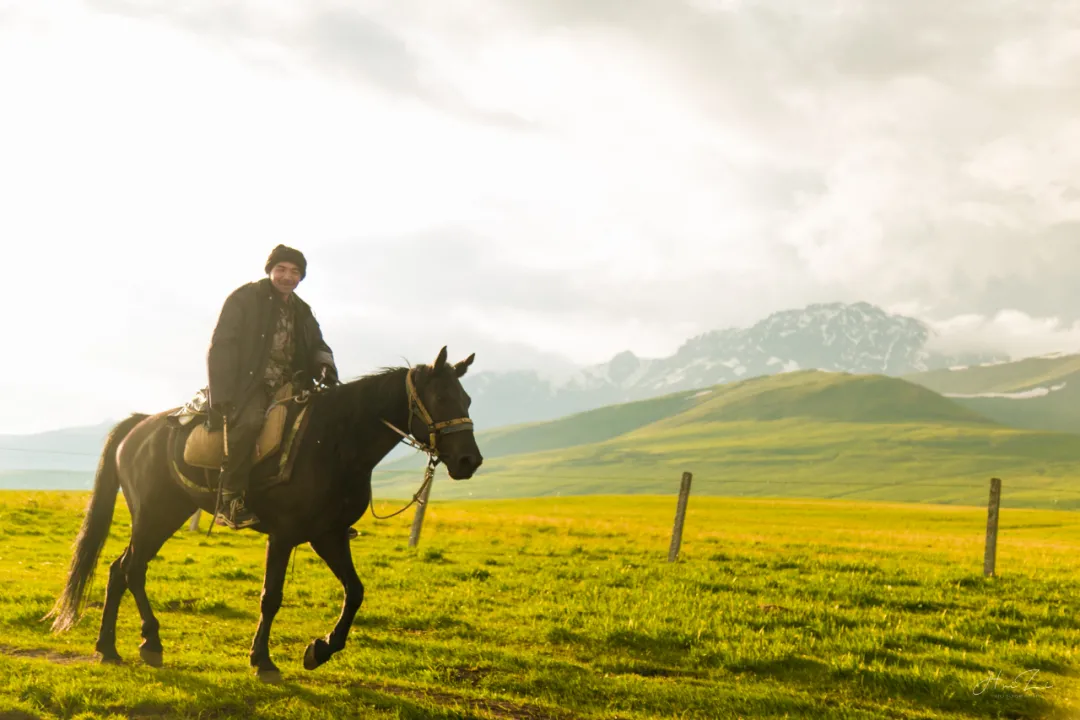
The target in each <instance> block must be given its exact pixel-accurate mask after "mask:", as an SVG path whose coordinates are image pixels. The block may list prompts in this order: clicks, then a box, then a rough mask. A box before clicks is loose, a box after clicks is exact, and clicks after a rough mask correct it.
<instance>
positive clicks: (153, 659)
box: [139, 648, 164, 668]
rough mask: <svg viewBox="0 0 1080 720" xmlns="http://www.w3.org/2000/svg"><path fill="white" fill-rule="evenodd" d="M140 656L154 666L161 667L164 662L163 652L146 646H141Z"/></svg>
mask: <svg viewBox="0 0 1080 720" xmlns="http://www.w3.org/2000/svg"><path fill="white" fill-rule="evenodd" d="M139 657H141V658H142V661H143V662H144V663H146V664H147V665H149V666H150V667H152V668H159V667H161V666H162V665H163V664H164V660H163V658H162V655H161V653H159V652H155V651H153V650H147V649H146V648H139Z"/></svg>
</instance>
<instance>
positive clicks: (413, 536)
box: [409, 476, 435, 547]
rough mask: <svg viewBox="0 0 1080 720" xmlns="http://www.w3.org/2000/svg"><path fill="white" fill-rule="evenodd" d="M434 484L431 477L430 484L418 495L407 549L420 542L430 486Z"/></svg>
mask: <svg viewBox="0 0 1080 720" xmlns="http://www.w3.org/2000/svg"><path fill="white" fill-rule="evenodd" d="M434 484H435V478H434V476H433V477H432V478H431V482H429V483H428V484H427V486H425V487H424V490H423V492H421V493H420V500H419V502H418V503H417V505H416V514H415V515H413V519H412V530H410V531H409V547H416V543H418V542H420V528H421V527H423V525H424V512H425V511H426V510H427V501H428V496H429V495H431V486H432V485H434Z"/></svg>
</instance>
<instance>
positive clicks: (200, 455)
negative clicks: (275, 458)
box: [169, 383, 293, 470]
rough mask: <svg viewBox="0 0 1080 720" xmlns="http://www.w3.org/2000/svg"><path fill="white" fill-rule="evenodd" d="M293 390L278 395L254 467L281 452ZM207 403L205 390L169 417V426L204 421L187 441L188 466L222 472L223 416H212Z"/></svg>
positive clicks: (289, 385) (265, 423) (284, 389)
mask: <svg viewBox="0 0 1080 720" xmlns="http://www.w3.org/2000/svg"><path fill="white" fill-rule="evenodd" d="M292 389H293V385H292V383H286V384H285V385H283V386H282V387H281V388H280V389H279V390H278V391H277V392H276V393H274V398H273V400H272V401H271V404H270V408H269V410H267V413H266V418H265V420H264V421H263V426H262V431H261V432H260V433H259V438H258V440H256V441H255V449H254V450H253V457H252V463H253V464H254V463H257V462H259V461H260V460H263V459H265V458H267V457H269V456H271V455H273V454H274V453H276V452H277V451H278V450H280V449H281V446H282V439H283V437H284V435H285V427H286V421H287V419H288V414H289V406H288V402H287V401H288V399H289V398H290V397H292V395H293V391H292ZM207 400H208V398H207V389H206V388H203V389H202V390H200V391H199V392H197V393H196V394H195V397H194V398H193V399H192V400H190V401H188V402H187V403H185V404H184V406H183V407H181V408H180V409H179V410H176V411H175V412H173V413H171V414H170V415H169V423H170V424H171V425H173V426H174V427H182V426H184V425H187V424H189V423H191V422H192V421H194V420H202V422H199V423H198V424H197V425H196V426H195V427H193V428H192V429H191V432H189V433H188V436H187V439H186V440H185V441H184V462H185V463H187V464H188V465H191V466H192V467H197V468H205V469H207V470H219V469H220V468H221V465H222V463H223V462H224V461H225V433H224V431H223V430H222V429H221V419H220V416H217V413H211V411H210V409H209V403H208V402H207ZM215 416H216V417H215Z"/></svg>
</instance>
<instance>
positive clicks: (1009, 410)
mask: <svg viewBox="0 0 1080 720" xmlns="http://www.w3.org/2000/svg"><path fill="white" fill-rule="evenodd" d="M907 379H908V380H910V381H911V382H913V383H918V384H919V385H923V386H925V387H927V388H929V389H931V390H934V391H935V392H939V393H946V394H949V395H954V394H955V395H978V394H983V395H991V394H996V395H1002V394H1011V395H1014V397H956V398H952V399H954V400H955V401H956V402H957V403H959V404H960V405H962V406H964V407H966V408H969V409H971V410H973V411H975V412H977V413H979V414H981V415H984V416H986V417H988V418H990V419H992V420H994V421H996V422H998V423H1001V424H1003V425H1008V426H1010V427H1018V428H1028V429H1032V430H1052V431H1057V432H1067V433H1078V432H1080V355H1066V356H1062V357H1052V358H1028V359H1025V360H1019V361H1016V362H1011V363H1003V364H1000V365H991V366H987V367H971V368H966V369H963V370H953V371H950V370H937V371H934V372H929V373H919V374H916V375H911V376H908V377H907ZM1040 388H1041V389H1044V390H1045V392H1044V393H1043V394H1037V393H1030V391H1032V390H1036V389H1040ZM1040 392H1042V391H1040ZM1025 395H1030V396H1025Z"/></svg>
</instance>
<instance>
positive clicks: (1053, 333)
mask: <svg viewBox="0 0 1080 720" xmlns="http://www.w3.org/2000/svg"><path fill="white" fill-rule="evenodd" d="M928 324H929V325H930V327H931V328H932V329H933V330H934V333H935V336H934V337H933V338H932V339H931V341H930V343H929V344H930V345H931V346H932V347H935V348H937V349H939V350H941V351H942V352H966V351H984V352H1000V351H1001V349H1002V348H1008V350H1009V351H1010V352H1011V353H1012V355H1013V356H1014V357H1031V356H1035V355H1045V354H1047V353H1054V352H1068V353H1078V352H1080V322H1075V323H1072V324H1066V323H1064V322H1062V321H1061V320H1060V319H1058V318H1056V317H1049V318H1039V317H1031V316H1030V315H1028V314H1027V313H1024V312H1020V311H1017V310H1002V311H1001V312H999V313H997V314H995V315H993V316H989V317H988V316H985V315H977V314H969V315H958V316H956V317H952V318H949V319H947V320H939V321H929V323H928Z"/></svg>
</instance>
